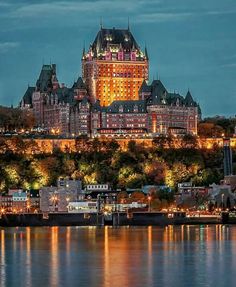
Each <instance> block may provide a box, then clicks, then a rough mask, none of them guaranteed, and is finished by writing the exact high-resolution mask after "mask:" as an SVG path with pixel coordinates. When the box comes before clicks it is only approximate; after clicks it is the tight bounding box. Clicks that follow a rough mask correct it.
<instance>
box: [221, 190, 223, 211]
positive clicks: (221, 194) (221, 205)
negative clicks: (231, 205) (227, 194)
mask: <svg viewBox="0 0 236 287" xmlns="http://www.w3.org/2000/svg"><path fill="white" fill-rule="evenodd" d="M221 206H222V209H224V194H223V193H222V194H221Z"/></svg>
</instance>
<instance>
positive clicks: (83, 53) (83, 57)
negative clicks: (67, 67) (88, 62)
mask: <svg viewBox="0 0 236 287" xmlns="http://www.w3.org/2000/svg"><path fill="white" fill-rule="evenodd" d="M82 59H85V41H84V45H83V52H82Z"/></svg>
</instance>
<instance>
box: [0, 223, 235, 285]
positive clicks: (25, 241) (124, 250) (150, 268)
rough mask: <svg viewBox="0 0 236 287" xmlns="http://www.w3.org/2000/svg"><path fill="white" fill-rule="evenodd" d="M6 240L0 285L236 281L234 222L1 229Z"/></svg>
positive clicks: (192, 283) (161, 283)
mask: <svg viewBox="0 0 236 287" xmlns="http://www.w3.org/2000/svg"><path fill="white" fill-rule="evenodd" d="M0 239H1V242H0V247H1V249H0V251H1V254H0V255H1V257H0V260H1V267H0V268H1V269H0V286H1V287H2V286H3V287H5V286H13V287H14V286H17V287H18V286H19V285H20V286H43V285H45V286H80V287H81V286H90V287H91V286H96V287H97V286H98V287H100V286H102V287H108V286H112V287H116V286H119V287H120V286H122V287H129V286H132V287H133V286H135V287H139V286H168V287H169V286H170V287H171V286H175V287H180V286H181V287H183V286H197V287H198V286H234V277H233V275H232V274H234V270H235V268H236V256H235V254H236V226H224V225H215V226H214V225H209V226H168V227H163V228H161V227H151V226H149V227H136V228H128V227H122V228H111V227H104V228H95V227H88V228H87V227H86V228H78V227H52V228H49V227H42V228H29V227H27V228H6V229H3V228H1V229H0ZM222 278H224V281H223V285H222ZM19 282H20V284H19Z"/></svg>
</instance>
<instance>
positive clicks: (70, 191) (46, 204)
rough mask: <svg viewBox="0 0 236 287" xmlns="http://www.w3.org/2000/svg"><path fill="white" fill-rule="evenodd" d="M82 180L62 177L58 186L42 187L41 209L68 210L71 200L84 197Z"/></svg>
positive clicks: (45, 210)
mask: <svg viewBox="0 0 236 287" xmlns="http://www.w3.org/2000/svg"><path fill="white" fill-rule="evenodd" d="M83 198H84V196H83V193H82V190H81V181H79V180H69V179H63V178H60V179H59V180H58V181H57V186H51V187H42V188H41V189H40V210H41V211H42V212H67V209H68V208H67V206H68V204H69V202H76V201H78V200H81V199H83Z"/></svg>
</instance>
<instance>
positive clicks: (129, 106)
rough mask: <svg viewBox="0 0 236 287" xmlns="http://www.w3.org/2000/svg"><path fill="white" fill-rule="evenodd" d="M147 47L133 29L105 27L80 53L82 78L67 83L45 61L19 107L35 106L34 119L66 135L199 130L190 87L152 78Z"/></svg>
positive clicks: (191, 132)
mask: <svg viewBox="0 0 236 287" xmlns="http://www.w3.org/2000/svg"><path fill="white" fill-rule="evenodd" d="M148 68H149V59H148V54H147V49H146V48H145V50H144V51H142V50H141V49H140V47H139V46H138V44H137V42H136V41H135V39H134V37H133V35H132V33H131V32H130V30H129V29H125V30H121V29H115V28H113V29H104V28H102V27H101V29H100V31H99V32H98V34H97V36H96V38H95V40H94V42H93V44H92V45H91V46H90V47H89V50H88V52H87V53H86V52H85V50H84V51H83V55H82V78H81V77H79V78H78V80H77V81H76V82H75V83H74V84H73V86H72V87H66V86H64V85H63V84H60V83H59V82H58V79H57V73H56V65H55V64H52V65H43V67H42V70H41V73H40V75H39V78H38V80H37V82H36V85H35V86H34V87H28V89H27V91H26V93H25V95H24V96H23V98H22V100H21V102H20V107H21V108H22V109H29V110H32V112H33V114H34V117H35V120H36V125H37V126H38V127H41V128H45V129H48V130H49V131H51V132H53V133H58V134H61V135H64V136H79V135H87V136H89V137H97V136H105V137H119V136H125V137H126V136H131V137H133V136H136V137H145V136H151V137H152V136H157V135H160V134H168V133H171V134H184V133H190V134H194V135H195V134H197V124H198V120H199V118H200V116H201V111H200V107H199V105H198V104H197V103H196V102H195V101H194V100H193V98H192V96H191V94H190V92H189V91H188V92H187V94H186V96H185V97H183V96H181V95H179V94H177V93H170V92H168V91H167V90H166V88H165V87H164V85H163V84H162V82H161V81H160V80H153V82H152V83H151V84H148Z"/></svg>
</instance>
